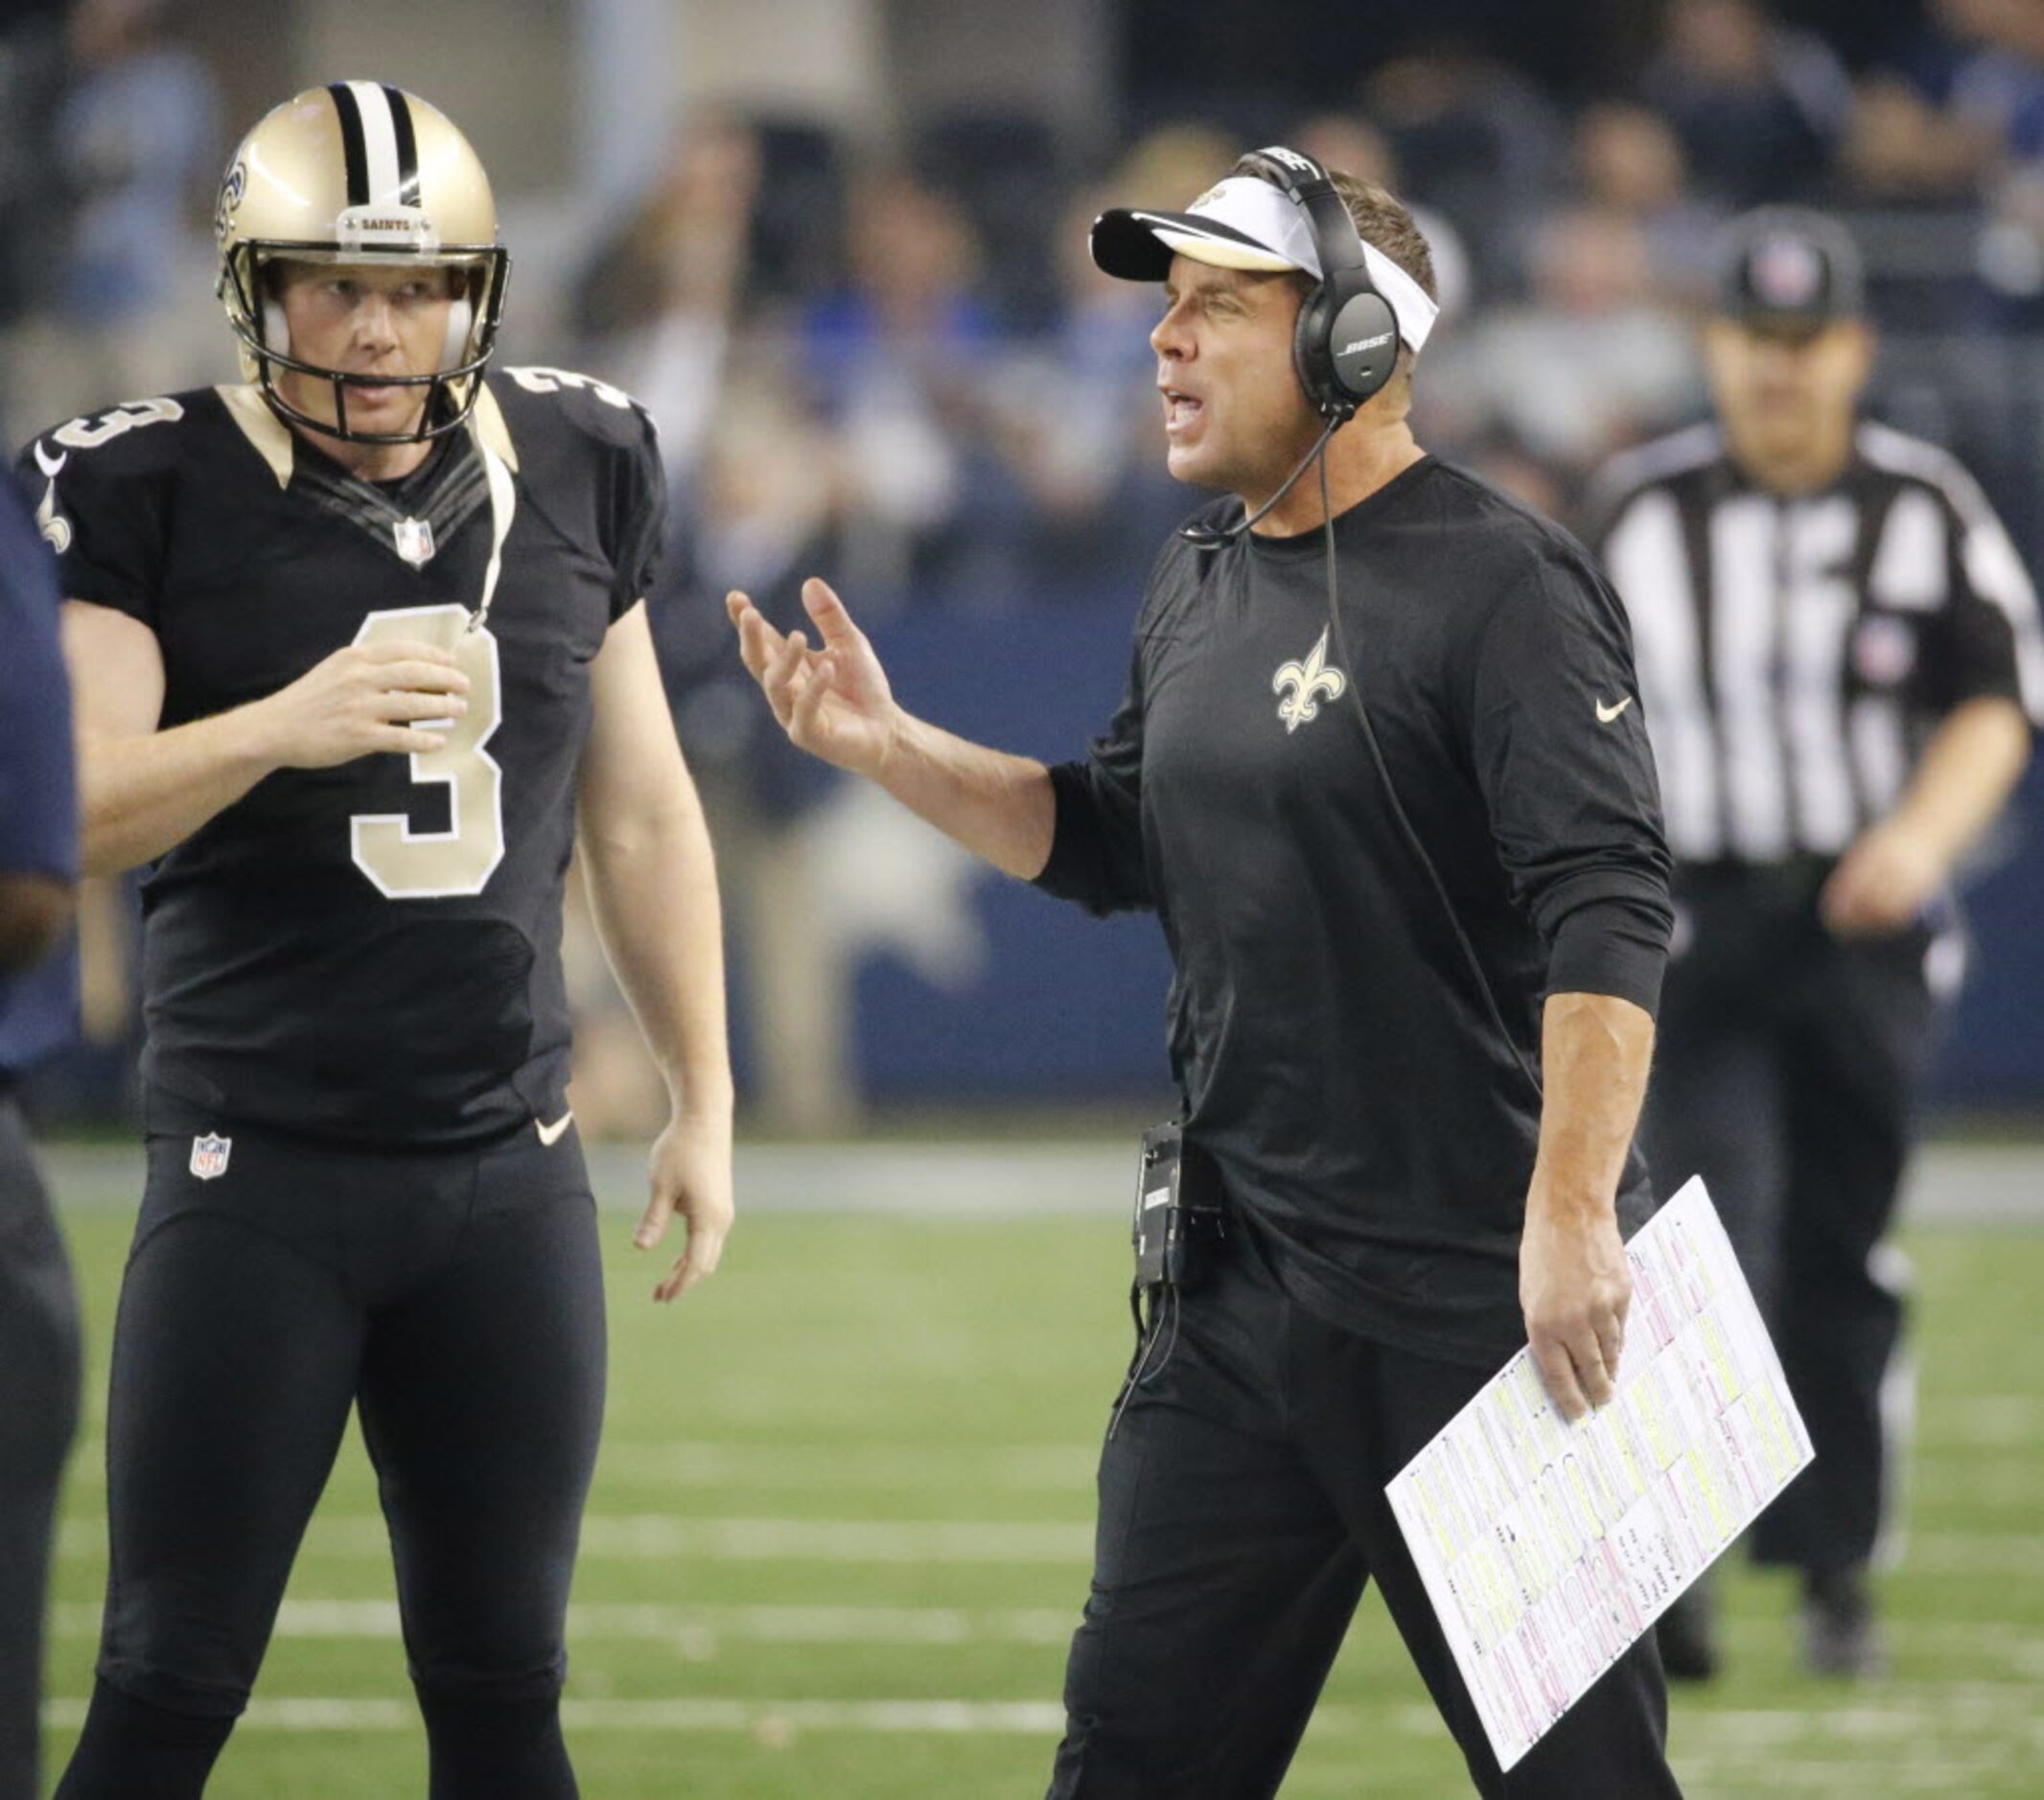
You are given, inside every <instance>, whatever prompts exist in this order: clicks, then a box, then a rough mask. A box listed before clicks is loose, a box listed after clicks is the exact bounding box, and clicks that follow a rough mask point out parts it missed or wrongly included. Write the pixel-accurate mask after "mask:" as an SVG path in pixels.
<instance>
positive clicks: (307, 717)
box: [249, 640, 469, 769]
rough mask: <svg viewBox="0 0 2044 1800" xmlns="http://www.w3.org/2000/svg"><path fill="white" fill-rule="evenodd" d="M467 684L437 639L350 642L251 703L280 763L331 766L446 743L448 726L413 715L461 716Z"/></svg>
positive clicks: (271, 753) (285, 765)
mask: <svg viewBox="0 0 2044 1800" xmlns="http://www.w3.org/2000/svg"><path fill="white" fill-rule="evenodd" d="M468 687H469V678H468V677H467V676H466V675H464V674H462V672H461V671H460V669H458V668H457V667H455V664H454V658H453V655H452V654H451V653H450V652H448V651H445V650H441V649H439V648H437V647H436V646H434V645H432V644H426V643H405V642H401V641H395V640H394V641H392V642H388V643H369V644H350V645H348V646H347V647H346V648H345V649H343V650H337V651H335V652H334V654H333V655H332V656H330V657H328V658H325V660H323V661H321V662H317V663H315V664H314V666H313V667H312V668H310V669H308V670H307V671H306V672H305V674H303V675H301V676H300V677H299V678H298V679H297V680H296V681H293V682H291V684H290V686H289V687H285V688H280V689H279V690H278V691H277V692H276V693H274V694H272V695H270V696H269V697H268V698H267V700H261V701H258V702H256V703H255V704H254V705H253V706H251V707H250V708H249V710H250V711H251V712H254V713H257V714H259V715H260V717H261V720H262V723H263V727H264V745H265V749H266V750H267V754H268V758H269V760H270V761H272V762H274V763H275V764H276V766H277V767H279V768H281V769H331V768H333V767H334V766H335V765H336V764H337V763H346V762H353V761H354V760H355V759H356V758H357V757H358V756H368V755H372V754H374V753H375V752H376V751H379V750H394V751H397V752H398V753H400V754H408V753H414V752H424V751H428V750H439V749H441V748H442V747H443V746H445V744H446V743H447V739H446V737H445V735H444V734H442V733H441V732H438V731H429V730H423V729H419V728H417V727H414V726H413V724H412V721H413V720H416V719H454V718H458V717H459V716H460V715H461V714H462V713H465V712H466V711H468V709H469V703H468V702H467V701H466V700H465V699H463V698H462V697H463V696H464V695H465V694H466V693H467V692H468Z"/></svg>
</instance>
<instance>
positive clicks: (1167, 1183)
mask: <svg viewBox="0 0 2044 1800" xmlns="http://www.w3.org/2000/svg"><path fill="white" fill-rule="evenodd" d="M1131 1235H1132V1237H1133V1238H1134V1241H1135V1282H1136V1286H1137V1287H1139V1288H1144V1289H1148V1288H1154V1287H1167V1288H1175V1287H1196V1286H1198V1285H1199V1283H1200V1282H1201V1281H1203V1280H1204V1279H1205V1277H1206V1276H1207V1274H1208V1272H1209V1271H1210V1270H1211V1268H1212V1267H1213V1264H1214V1262H1215V1260H1216V1259H1217V1256H1218V1253H1219V1247H1220V1244H1221V1241H1222V1240H1223V1239H1224V1238H1225V1237H1226V1236H1227V1235H1228V1224H1227V1212H1226V1209H1225V1207H1224V1205H1223V1203H1222V1196H1221V1189H1220V1181H1219V1175H1218V1173H1217V1172H1216V1170H1215V1168H1214V1165H1213V1164H1212V1162H1211V1161H1210V1160H1209V1159H1208V1158H1207V1157H1206V1155H1205V1154H1204V1153H1203V1152H1201V1151H1200V1150H1199V1149H1197V1148H1196V1146H1194V1145H1192V1144H1189V1143H1187V1142H1185V1133H1184V1130H1183V1128H1182V1127H1180V1126H1178V1125H1155V1126H1152V1127H1151V1128H1150V1130H1148V1131H1146V1132H1145V1133H1144V1134H1143V1160H1142V1165H1141V1166H1140V1168H1139V1170H1138V1172H1137V1176H1136V1188H1135V1225H1134V1229H1133V1231H1132V1233H1131Z"/></svg>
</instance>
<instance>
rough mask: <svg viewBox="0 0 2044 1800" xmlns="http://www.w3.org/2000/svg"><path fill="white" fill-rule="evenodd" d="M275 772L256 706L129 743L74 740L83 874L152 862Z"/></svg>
mask: <svg viewBox="0 0 2044 1800" xmlns="http://www.w3.org/2000/svg"><path fill="white" fill-rule="evenodd" d="M276 767H277V761H276V756H275V752H274V750H272V748H271V745H270V741H269V733H268V730H267V715H266V714H265V713H264V712H263V711H262V710H261V708H260V703H259V704H256V705H247V706H238V707H236V708H234V710H232V711H231V712H223V713H219V714H216V715H215V716H214V717H212V718H210V719H199V720H196V721H195V722H194V723H192V724H191V725H181V726H176V727H173V728H172V729H170V730H168V731H151V732H148V733H146V734H143V735H138V736H133V737H109V736H105V735H104V734H101V733H95V732H87V733H84V734H82V735H81V739H80V742H79V808H80V814H81V825H80V857H81V863H82V865H83V867H84V871H85V873H86V874H88V875H118V874H119V873H121V871H122V870H123V869H129V868H134V867H135V866H137V865H140V864H143V863H149V862H152V861H154V860H155V859H156V858H157V857H159V856H161V855H163V854H164V853H165V852H166V851H167V850H170V849H173V848H174V847H175V846H176V845H178V844H180V843H182V842H184V841H185V840H186V839H187V838H189V837H190V836H191V835H192V834H193V833H194V832H195V831H197V829H198V828H199V827H200V826H201V825H203V824H205V823H206V822H207V821H208V820H209V819H212V818H214V817H215V815H217V814H219V813H221V812H223V811H225V810H226V808H228V807H230V806H232V805H233V804H234V802H235V801H236V800H238V799H240V798H241V797H242V796H243V795H244V794H246V793H247V792H248V790H249V789H250V788H252V787H254V786H255V784H256V783H257V782H258V781H260V780H262V779H263V777H264V776H265V775H267V774H268V773H270V772H271V771H272V770H273V769H275V768H276Z"/></svg>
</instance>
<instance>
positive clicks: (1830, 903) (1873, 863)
mask: <svg viewBox="0 0 2044 1800" xmlns="http://www.w3.org/2000/svg"><path fill="white" fill-rule="evenodd" d="M1948 873H1949V870H1948V868H1947V866H1946V863H1945V858H1944V855H1943V853H1942V852H1941V850H1940V849H1939V846H1938V845H1937V844H1935V843H1933V842H1930V841H1929V839H1928V838H1927V837H1926V836H1925V835H1924V834H1923V833H1921V832H1918V831H1916V830H1915V829H1913V828H1912V827H1911V825H1910V824H1909V823H1908V821H1906V820H1905V819H1882V820H1881V821H1880V822H1879V823H1878V824H1874V825H1870V826H1869V827H1868V828H1867V830H1866V831H1864V832H1863V833H1861V835H1860V838H1859V840H1858V842H1855V843H1854V844H1853V845H1852V847H1851V848H1850V849H1848V850H1847V852H1846V854H1845V855H1844V856H1843V857H1842V858H1840V860H1839V865H1838V866H1837V867H1836V868H1834V869H1833V870H1832V871H1831V875H1830V879H1829V880H1827V881H1826V882H1825V883H1824V885H1823V892H1822V893H1820V894H1819V895H1818V897H1817V911H1818V916H1819V917H1821V918H1822V919H1823V922H1824V929H1825V930H1827V931H1828V932H1829V933H1830V934H1831V935H1832V936H1834V937H1880V936H1885V935H1888V934H1889V933H1892V932H1899V931H1901V930H1903V929H1904V928H1905V927H1907V926H1908V925H1910V924H1911V923H1913V922H1914V921H1915V920H1916V917H1917V916H1918V914H1920V913H1921V912H1922V911H1923V909H1924V908H1925V907H1926V906H1928V905H1929V904H1930V902H1931V900H1932V899H1933V898H1934V897H1935V896H1936V894H1937V893H1938V891H1939V888H1942V887H1943V886H1944V882H1945V877H1946V875H1947V874H1948Z"/></svg>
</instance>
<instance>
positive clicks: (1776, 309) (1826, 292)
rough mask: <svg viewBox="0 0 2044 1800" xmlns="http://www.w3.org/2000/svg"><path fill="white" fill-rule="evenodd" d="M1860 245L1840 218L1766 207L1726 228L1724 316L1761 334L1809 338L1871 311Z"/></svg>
mask: <svg viewBox="0 0 2044 1800" xmlns="http://www.w3.org/2000/svg"><path fill="white" fill-rule="evenodd" d="M1866 289H1867V278H1866V269H1865V265H1863V264H1862V263H1861V261H1860V253H1859V246H1858V245H1857V244H1855V243H1854V242H1852V234H1851V233H1850V232H1848V231H1847V229H1846V228H1845V226H1844V225H1842V224H1840V223H1839V222H1838V220H1837V219H1829V218H1826V217H1825V216H1824V215H1823V213H1813V212H1811V211H1809V210H1808V209H1807V208H1804V207H1800V206H1763V207H1761V208H1760V209H1759V210H1758V211H1757V212H1752V213H1747V214H1745V215H1744V216H1742V217H1741V218H1738V219H1733V220H1732V222H1731V223H1730V225H1729V226H1727V227H1726V230H1725V238H1724V248H1723V251H1722V253H1721V258H1720V263H1719V277H1718V311H1719V312H1720V313H1722V314H1723V315H1724V316H1726V317H1728V318H1732V319H1736V320H1738V321H1739V323H1741V324H1742V325H1749V326H1753V327H1754V328H1755V329H1757V330H1760V331H1773V332H1780V333H1783V334H1786V335H1807V334H1810V333H1813V332H1817V331H1821V330H1822V329H1823V327H1824V326H1826V325H1829V324H1831V323H1833V322H1834V321H1835V320H1838V319H1848V318H1857V317H1859V315H1860V314H1861V312H1863V311H1864V310H1865V307H1866V298H1867V292H1866Z"/></svg>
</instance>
